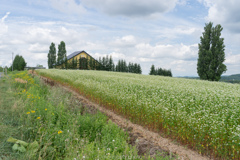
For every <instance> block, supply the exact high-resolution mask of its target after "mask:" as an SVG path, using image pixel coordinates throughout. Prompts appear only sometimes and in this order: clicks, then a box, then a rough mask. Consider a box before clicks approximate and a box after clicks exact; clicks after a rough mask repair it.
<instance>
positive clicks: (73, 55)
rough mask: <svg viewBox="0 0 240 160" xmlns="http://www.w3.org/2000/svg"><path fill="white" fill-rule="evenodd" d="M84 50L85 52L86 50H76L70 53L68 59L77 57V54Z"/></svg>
mask: <svg viewBox="0 0 240 160" xmlns="http://www.w3.org/2000/svg"><path fill="white" fill-rule="evenodd" d="M82 52H85V51H76V52H73V53H72V54H70V55H68V56H67V59H68V60H69V59H71V58H73V57H75V56H76V55H78V54H80V53H82ZM85 53H86V52H85Z"/></svg>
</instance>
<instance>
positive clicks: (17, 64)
mask: <svg viewBox="0 0 240 160" xmlns="http://www.w3.org/2000/svg"><path fill="white" fill-rule="evenodd" d="M26 65H27V63H26V62H25V59H24V58H23V57H22V56H20V55H18V54H17V55H16V56H15V58H14V60H13V70H17V71H22V70H24V68H25V67H26ZM10 69H12V66H11V67H10Z"/></svg>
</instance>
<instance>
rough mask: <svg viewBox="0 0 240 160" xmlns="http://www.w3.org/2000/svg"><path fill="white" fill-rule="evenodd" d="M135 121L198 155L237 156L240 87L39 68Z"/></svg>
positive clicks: (204, 82) (151, 77) (239, 133)
mask: <svg viewBox="0 0 240 160" xmlns="http://www.w3.org/2000/svg"><path fill="white" fill-rule="evenodd" d="M38 74H40V75H42V76H46V77H50V78H51V79H54V80H56V81H58V82H61V83H62V84H64V85H69V86H71V87H73V88H75V89H77V90H78V91H79V92H81V93H82V94H85V96H87V97H88V98H90V99H92V100H94V101H96V102H98V103H99V104H102V105H104V106H105V107H107V108H109V109H112V110H114V111H115V112H118V113H119V114H121V115H123V116H125V117H127V118H128V119H130V120H131V121H132V122H134V123H138V124H140V125H143V126H145V127H148V128H149V129H152V130H155V131H160V132H164V133H165V134H166V135H168V136H170V137H172V138H174V139H176V140H177V141H178V142H180V143H182V144H186V145H187V146H189V147H191V148H194V149H195V150H197V151H198V152H199V154H204V155H209V156H211V157H214V158H222V159H239V158H240V153H239V151H240V146H239V144H240V137H239V135H240V117H239V113H240V110H239V102H240V86H239V85H234V84H227V83H219V82H209V81H199V80H189V79H182V78H168V77H162V76H145V75H137V74H127V73H113V72H103V71H82V70H77V71H76V70H74V71H73V70H68V71H67V70H38Z"/></svg>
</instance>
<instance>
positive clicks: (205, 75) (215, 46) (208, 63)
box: [197, 22, 227, 81]
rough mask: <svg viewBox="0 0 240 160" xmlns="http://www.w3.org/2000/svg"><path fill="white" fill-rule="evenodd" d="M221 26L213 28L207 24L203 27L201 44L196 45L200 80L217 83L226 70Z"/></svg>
mask: <svg viewBox="0 0 240 160" xmlns="http://www.w3.org/2000/svg"><path fill="white" fill-rule="evenodd" d="M222 30H223V28H222V27H221V25H216V26H215V27H214V26H213V23H212V22H209V23H207V24H206V26H205V27H204V32H203V36H201V37H200V39H201V42H200V44H199V45H198V48H199V51H198V63H197V72H198V75H199V77H200V79H203V80H210V81H219V80H220V78H221V75H222V74H223V73H224V72H225V71H226V70H227V67H226V65H225V64H223V62H224V61H225V52H224V48H225V45H224V42H223V41H224V39H223V38H220V37H221V31H222Z"/></svg>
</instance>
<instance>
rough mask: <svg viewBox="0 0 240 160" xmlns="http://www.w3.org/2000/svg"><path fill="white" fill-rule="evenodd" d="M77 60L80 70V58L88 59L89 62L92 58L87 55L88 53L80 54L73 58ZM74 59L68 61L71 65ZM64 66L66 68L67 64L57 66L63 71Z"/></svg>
mask: <svg viewBox="0 0 240 160" xmlns="http://www.w3.org/2000/svg"><path fill="white" fill-rule="evenodd" d="M73 58H74V59H75V60H77V68H79V59H80V58H87V59H88V60H89V59H90V58H91V57H90V56H88V55H87V53H86V52H81V53H80V54H78V55H77V56H75V57H73ZM73 58H71V59H69V60H68V63H69V64H71V63H72V60H73ZM62 66H63V68H65V64H62V65H59V66H56V68H57V69H61V68H62Z"/></svg>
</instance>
